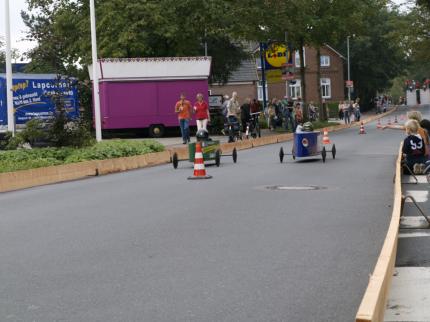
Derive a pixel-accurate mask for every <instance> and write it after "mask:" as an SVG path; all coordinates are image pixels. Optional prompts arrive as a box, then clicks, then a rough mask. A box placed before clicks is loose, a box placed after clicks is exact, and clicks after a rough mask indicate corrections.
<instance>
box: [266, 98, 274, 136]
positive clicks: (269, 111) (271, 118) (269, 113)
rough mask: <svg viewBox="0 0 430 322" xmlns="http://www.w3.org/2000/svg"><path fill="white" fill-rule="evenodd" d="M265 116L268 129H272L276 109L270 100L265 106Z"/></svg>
mask: <svg viewBox="0 0 430 322" xmlns="http://www.w3.org/2000/svg"><path fill="white" fill-rule="evenodd" d="M267 117H268V120H269V122H268V123H269V130H270V131H273V130H274V129H275V127H276V120H275V117H276V109H275V106H274V105H273V103H272V101H271V102H270V103H269V106H268V107H267Z"/></svg>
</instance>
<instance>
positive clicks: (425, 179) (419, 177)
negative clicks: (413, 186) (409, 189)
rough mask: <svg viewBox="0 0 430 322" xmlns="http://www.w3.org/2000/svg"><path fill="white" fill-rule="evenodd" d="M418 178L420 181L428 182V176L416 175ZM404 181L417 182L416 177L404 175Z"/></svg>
mask: <svg viewBox="0 0 430 322" xmlns="http://www.w3.org/2000/svg"><path fill="white" fill-rule="evenodd" d="M416 177H417V179H418V183H428V182H427V177H426V176H416ZM402 183H416V181H415V179H414V178H413V177H412V176H403V177H402Z"/></svg>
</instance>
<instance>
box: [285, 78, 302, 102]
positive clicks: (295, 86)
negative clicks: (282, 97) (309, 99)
mask: <svg viewBox="0 0 430 322" xmlns="http://www.w3.org/2000/svg"><path fill="white" fill-rule="evenodd" d="M288 86H289V87H290V98H292V99H297V98H299V97H302V86H301V82H300V80H299V79H295V80H293V81H290V84H289V85H288Z"/></svg>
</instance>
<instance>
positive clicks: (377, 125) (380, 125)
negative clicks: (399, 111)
mask: <svg viewBox="0 0 430 322" xmlns="http://www.w3.org/2000/svg"><path fill="white" fill-rule="evenodd" d="M376 128H377V129H382V124H381V119H378V124H376Z"/></svg>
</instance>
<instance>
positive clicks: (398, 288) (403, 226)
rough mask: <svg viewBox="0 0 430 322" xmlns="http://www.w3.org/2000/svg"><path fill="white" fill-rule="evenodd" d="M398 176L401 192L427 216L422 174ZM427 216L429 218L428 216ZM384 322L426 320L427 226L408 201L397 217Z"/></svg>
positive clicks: (429, 297)
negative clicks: (399, 218)
mask: <svg viewBox="0 0 430 322" xmlns="http://www.w3.org/2000/svg"><path fill="white" fill-rule="evenodd" d="M417 178H418V183H416V181H415V179H414V178H413V177H412V176H409V175H408V176H405V175H404V176H403V177H402V193H403V195H404V196H411V197H413V198H414V199H415V201H416V203H417V205H418V206H419V207H420V208H421V209H422V210H423V212H424V213H425V214H426V215H427V216H429V215H430V200H429V187H430V185H429V183H428V182H427V178H426V176H425V175H419V176H417ZM429 219H430V218H429ZM385 321H386V322H394V321H396V322H397V321H402V322H406V321H407V322H424V321H427V322H428V321H430V225H429V223H428V222H427V220H426V219H425V218H424V216H422V215H421V214H420V211H419V210H418V208H417V207H416V206H415V205H414V203H413V202H412V201H411V200H406V202H405V205H404V208H403V214H402V217H401V220H400V231H399V239H398V248H397V258H396V267H395V272H394V276H393V279H392V284H391V290H390V294H389V297H388V302H387V309H386V312H385Z"/></svg>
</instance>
